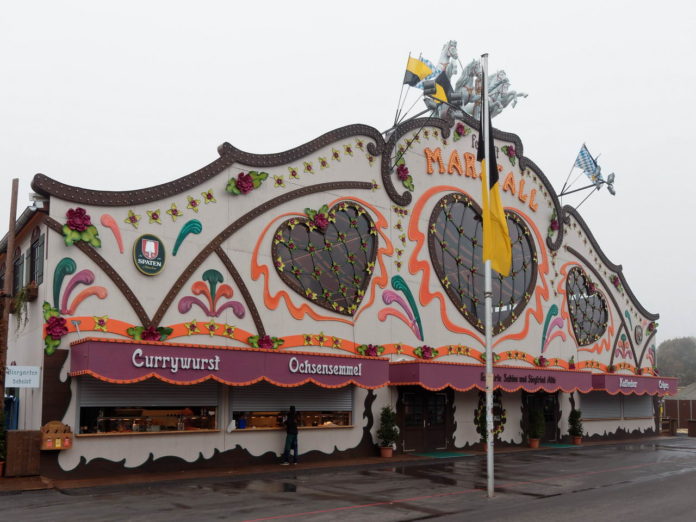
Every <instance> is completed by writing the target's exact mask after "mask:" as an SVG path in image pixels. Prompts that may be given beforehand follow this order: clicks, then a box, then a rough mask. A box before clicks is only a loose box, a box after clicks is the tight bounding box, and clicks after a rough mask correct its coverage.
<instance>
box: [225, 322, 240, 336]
mask: <svg viewBox="0 0 696 522" xmlns="http://www.w3.org/2000/svg"><path fill="white" fill-rule="evenodd" d="M236 329H237V327H236V326H232V325H230V324H225V325H224V326H223V327H222V335H224V336H225V337H229V338H234V331H235V330H236Z"/></svg>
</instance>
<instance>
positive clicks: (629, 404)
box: [623, 395, 653, 418]
mask: <svg viewBox="0 0 696 522" xmlns="http://www.w3.org/2000/svg"><path fill="white" fill-rule="evenodd" d="M623 416H624V417H638V418H646V417H652V416H653V400H652V397H651V396H650V395H626V396H625V397H624V398H623Z"/></svg>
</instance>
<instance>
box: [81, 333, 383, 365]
mask: <svg viewBox="0 0 696 522" xmlns="http://www.w3.org/2000/svg"><path fill="white" fill-rule="evenodd" d="M87 342H93V343H94V342H97V343H121V344H138V345H140V344H146V345H152V346H181V347H184V348H201V349H208V350H235V351H241V352H259V353H274V354H284V355H287V354H289V353H291V354H293V355H294V354H297V355H310V356H312V357H315V356H316V357H340V358H344V359H358V360H361V361H363V360H365V359H374V360H378V361H384V360H386V357H369V356H363V355H345V354H333V353H331V354H329V353H315V352H294V351H293V352H289V351H278V350H268V349H264V348H248V347H246V346H217V345H210V344H191V343H168V342H166V341H135V340H133V339H112V338H108V337H85V338H84V339H77V340H75V341H73V342H71V343H70V346H76V345H78V344H82V343H87Z"/></svg>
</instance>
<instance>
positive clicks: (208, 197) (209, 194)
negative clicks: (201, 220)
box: [201, 189, 217, 205]
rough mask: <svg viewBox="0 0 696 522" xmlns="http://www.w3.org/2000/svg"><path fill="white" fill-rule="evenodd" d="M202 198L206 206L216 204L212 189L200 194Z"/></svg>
mask: <svg viewBox="0 0 696 522" xmlns="http://www.w3.org/2000/svg"><path fill="white" fill-rule="evenodd" d="M201 196H203V202H204V203H205V204H206V205H207V204H208V203H217V200H216V199H215V196H213V189H209V190H207V191H205V192H201Z"/></svg>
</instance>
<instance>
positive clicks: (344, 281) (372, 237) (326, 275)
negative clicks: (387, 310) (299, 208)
mask: <svg viewBox="0 0 696 522" xmlns="http://www.w3.org/2000/svg"><path fill="white" fill-rule="evenodd" d="M309 215H310V217H309V218H293V219H289V220H287V221H285V222H284V223H283V224H282V225H280V227H278V230H276V233H275V236H274V239H273V263H274V265H275V267H276V271H277V272H278V275H279V276H280V278H281V279H282V280H283V281H285V283H286V284H287V285H288V286H290V288H292V289H293V290H294V291H295V292H297V293H298V294H300V295H301V296H302V297H304V298H306V299H309V300H310V301H312V302H313V303H316V304H318V305H319V306H322V307H324V308H327V309H328V310H331V311H333V312H337V313H339V314H343V315H349V316H352V315H354V314H355V312H356V310H357V309H358V305H359V304H360V301H362V299H363V297H364V296H365V289H366V288H367V285H368V284H369V282H370V278H371V277H372V272H373V270H374V266H375V257H376V255H377V230H376V228H375V224H374V223H373V222H372V218H370V216H369V214H368V213H367V211H366V210H365V209H364V208H363V207H361V206H360V205H358V204H357V203H352V202H341V203H338V204H337V205H335V206H334V207H332V208H331V209H328V208H326V207H323V209H320V211H309Z"/></svg>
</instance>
